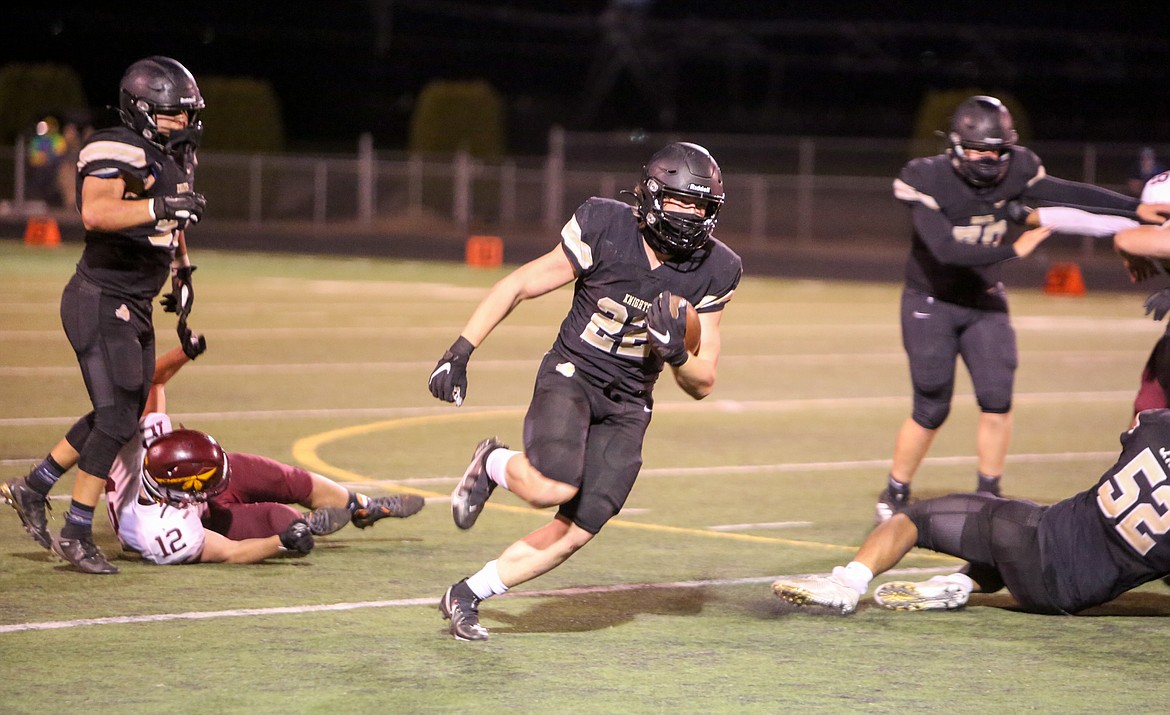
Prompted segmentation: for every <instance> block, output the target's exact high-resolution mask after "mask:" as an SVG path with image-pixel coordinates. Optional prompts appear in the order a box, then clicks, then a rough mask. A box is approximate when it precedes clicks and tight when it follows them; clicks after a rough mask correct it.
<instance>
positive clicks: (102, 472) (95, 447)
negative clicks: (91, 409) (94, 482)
mask: <svg viewBox="0 0 1170 715" xmlns="http://www.w3.org/2000/svg"><path fill="white" fill-rule="evenodd" d="M137 430H138V416H137V414H135V412H134V406H133V405H131V404H117V405H109V406H105V407H99V408H97V410H96V412H95V417H94V420H93V429H91V430H90V432H89V436H88V437H87V438H86V440H85V445H84V446H83V447H82V448H81V449H80V450H78V451H79V452H80V454H81V457H80V458H79V459H78V461H77V467H78V469H80V470H82V471H84V472H88V473H89V474H92V475H94V476H95V477H102V478H103V479H104V478H105V477H107V476H109V473H110V465H112V464H113V463H114V460H115V459H117V457H118V452H119V451H121V449H122V446H123V445H125V444H126V443H127V442H128V441H130V440H131V439H133V438H134V433H135V432H137Z"/></svg>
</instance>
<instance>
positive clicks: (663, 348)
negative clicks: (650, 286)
mask: <svg viewBox="0 0 1170 715" xmlns="http://www.w3.org/2000/svg"><path fill="white" fill-rule="evenodd" d="M646 329H647V330H648V331H649V332H650V347H651V349H653V350H654V352H655V353H657V354H658V357H660V358H662V361H663V362H667V363H670V364H671V365H674V366H675V367H678V366H679V365H682V364H683V363H684V362H686V361H687V345H686V334H687V302H686V300H685V299H683V300H682V301H680V302H679V304H678V314H677V315H674V314H672V313H671V311H670V291H668V290H664V291H662V292H661V293H659V294H658V297H657V298H655V299H654V302H653V303H651V304H650V310H648V311H646Z"/></svg>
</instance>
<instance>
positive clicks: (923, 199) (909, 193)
mask: <svg viewBox="0 0 1170 715" xmlns="http://www.w3.org/2000/svg"><path fill="white" fill-rule="evenodd" d="M894 198H896V199H898V200H899V201H912V202H914V203H918V204H922V205H923V206H925V207H926V208H928V209H934V210H935V211H938V202H937V201H935V200H934V197H933V196H931V195H930V194H924V193H922V192H921V191H919V190H918V189H916V188H914V187H913V186H911V185H910V184H907V183H906V182H905V181H902V180H901V179H894Z"/></svg>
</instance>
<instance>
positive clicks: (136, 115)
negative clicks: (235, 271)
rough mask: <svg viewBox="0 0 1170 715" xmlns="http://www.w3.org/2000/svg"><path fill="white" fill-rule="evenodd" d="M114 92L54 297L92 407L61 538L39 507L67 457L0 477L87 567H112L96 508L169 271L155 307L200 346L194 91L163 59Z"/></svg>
mask: <svg viewBox="0 0 1170 715" xmlns="http://www.w3.org/2000/svg"><path fill="white" fill-rule="evenodd" d="M119 96H120V101H119V115H120V117H121V121H122V126H117V127H113V128H109V129H101V130H98V131H96V132H94V133H93V134H92V135H91V136H90V137H89V138H88V139H87V140H86V142H85V144H84V146H82V147H81V153H80V155H79V158H78V162H77V208H78V210H79V211H80V213H81V220H82V223H83V224H84V226H85V250H84V251H83V252H82V254H81V260H80V261H78V263H77V272H76V273H75V274H74V276H73V278H72V279H71V280H70V281H69V283H68V285H66V286H65V290H64V292H63V293H62V296H61V323H62V325H63V326H64V328H65V335H66V336H67V337H68V338H69V343H70V345H72V347H73V351H74V352H75V353H76V355H77V362H78V364H79V365H80V367H81V374H82V375H83V376H84V378H85V386H86V389H87V390H88V392H89V399H90V402H91V403H92V405H93V410H92V411H91V412H89V413H88V414H86V415H85V416H83V417H81V418H80V419H79V420H78V421H77V422H76V424H74V425H73V427H72V428H71V429H70V430H69V432H68V434H67V435H66V439H67V440H68V441H69V444H70V445H72V446H73V448H74V449H75V450H76V451H77V452H79V453H80V455H81V458H80V461H79V462H78V472H79V473H78V475H77V480H76V482H75V483H74V487H73V501H72V503H71V504H70V506H69V510H68V512H67V513H66V514H65V525H64V527H63V528H62V529H61V535H60V538H57V539H50V537H49V535H48V530H47V527H46V520H45V512H46V508H47V504H48V502H47V495H48V493H49V490H50V489H52V487H53V485H54V484H55V483H56V482H57V480H58V479H60V478H61V475H62V473H64V471H65V468H66V467H65V465H61V464H58V463H56V462H54V461H53V459H52V458H51V457H49V458H46V459H45V460H44V461H42V462H41V464H39V465H38V466H37V467H36V468H35V469H33V470H32V471H31V472H30V473H29V474H28V476H27V477H23V478H20V479H15V480H12V481H9V482H7V483H4V484H0V496H3V497H4V498H5V500H7V501H8V502H9V503H11V504H12V505H13V506H15V507H16V510H17V513H18V514H20V518H21V521H22V522H24V525H25V528H26V529H28V530H29V533H31V534H33V535H34V536H35V537H36V538H37V541H38V543H40V544H41V545H42V546H44V547H45V548H52V550H53V551H54V552H56V553H57V554H58V555H59V556H61V557H62V558H64V559H65V560H66V561H68V562H69V563H71V564H73V566H74V567H75V568H76V569H78V570H79V571H82V572H84V573H91V574H112V573H117V571H118V569H117V568H116V567H115V566H114V565H113V564H111V563H110V562H109V561H108V560H107V559H106V557H105V556H104V555H103V554H102V552H101V550H100V549H98V547H97V545H96V544H94V542H93V518H94V510H95V508H96V506H97V503H98V499H99V498H100V497H101V494H102V490H103V489H105V486H106V478H107V476H108V475H109V471H110V465H111V464H113V462H114V459H115V457H116V456H117V454H118V451H119V450H120V449H121V448H122V445H124V444H126V442H127V441H128V440H131V439H133V437H134V435H135V433H136V430H135V426H136V424H137V421H138V417H139V415H140V414H141V413H142V408H143V406H144V405H145V404H146V397H147V393H148V391H149V390H150V383H151V374H152V372H153V371H154V359H155V354H154V353H155V349H154V325H153V322H152V317H151V314H152V306H151V301H153V299H154V297H155V296H156V295H158V293H159V290H160V289H161V288H162V287H163V285H164V284H165V283H166V282H167V280H168V278H170V282H171V289H172V292H171V293H170V294H169V295H168V296H167V297H166V298H164V301H163V306H164V309H165V310H167V311H168V312H174V313H177V314H178V317H179V323H178V332H179V339H180V340H181V341H183V343H184V345H185V346H186V349H187V350H188V351H191V352H193V353H195V354H198V351H199V350H201V349H202V345H201V344H199V343H198V342H194V341H193V340H194V339H193V337H192V335H191V332H190V330H189V329H188V327H187V317H188V315H189V314H190V312H191V306H192V303H193V301H194V293H193V291H192V287H191V273H192V271H193V270H194V269H195V267H194V266H192V265H191V263H190V260H189V259H188V257H187V251H186V239H185V229H186V228H187V227H188V226H189V225H191V224H194V223H197V222H198V221H199V219H200V218H201V217H202V215H203V210H204V207H205V206H206V203H207V202H206V200H205V199H204V198H203V196H202V195H201V194H198V193H196V192H195V190H194V181H195V178H194V177H195V164H196V160H195V149H196V147H197V146H198V143H199V139H200V137H201V136H202V131H203V125H202V123H201V122H200V121H199V112H200V111H201V110H202V109H203V108H204V102H203V96H202V95H201V94H200V92H199V87H198V85H196V83H195V78H194V77H193V76H192V75H191V73H190V72H189V71H188V70H187V68H186V67H184V66H183V65H182V64H180V63H179V62H176V61H175V60H173V59H171V58H169V57H148V58H146V59H143V60H139V61H138V62H135V63H134V64H132V65H130V67H129V68H128V69H127V70H126V72H125V73H124V74H123V76H122V80H121V83H120V85H119Z"/></svg>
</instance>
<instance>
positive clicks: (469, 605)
mask: <svg viewBox="0 0 1170 715" xmlns="http://www.w3.org/2000/svg"><path fill="white" fill-rule="evenodd" d="M439 613H441V614H442V615H443V618H445V619H448V620H450V621H451V629H450V632H451V635H453V636H455V640H457V641H486V640H487V639H488V636H489V635H490V634H489V633H488V629H486V628H484V627H483V626H481V625H479V598H478V597H476V595H475V593H474V592H473V591H472V590H471V589H470V588H469V587H468V586H467V579H463V580H462V581H460V582H459V583H457V584H455V585H454V586H452V587H451V588H448V589H447V592H446V593H444V594H443V598H442V599H441V600H440V601H439Z"/></svg>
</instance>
